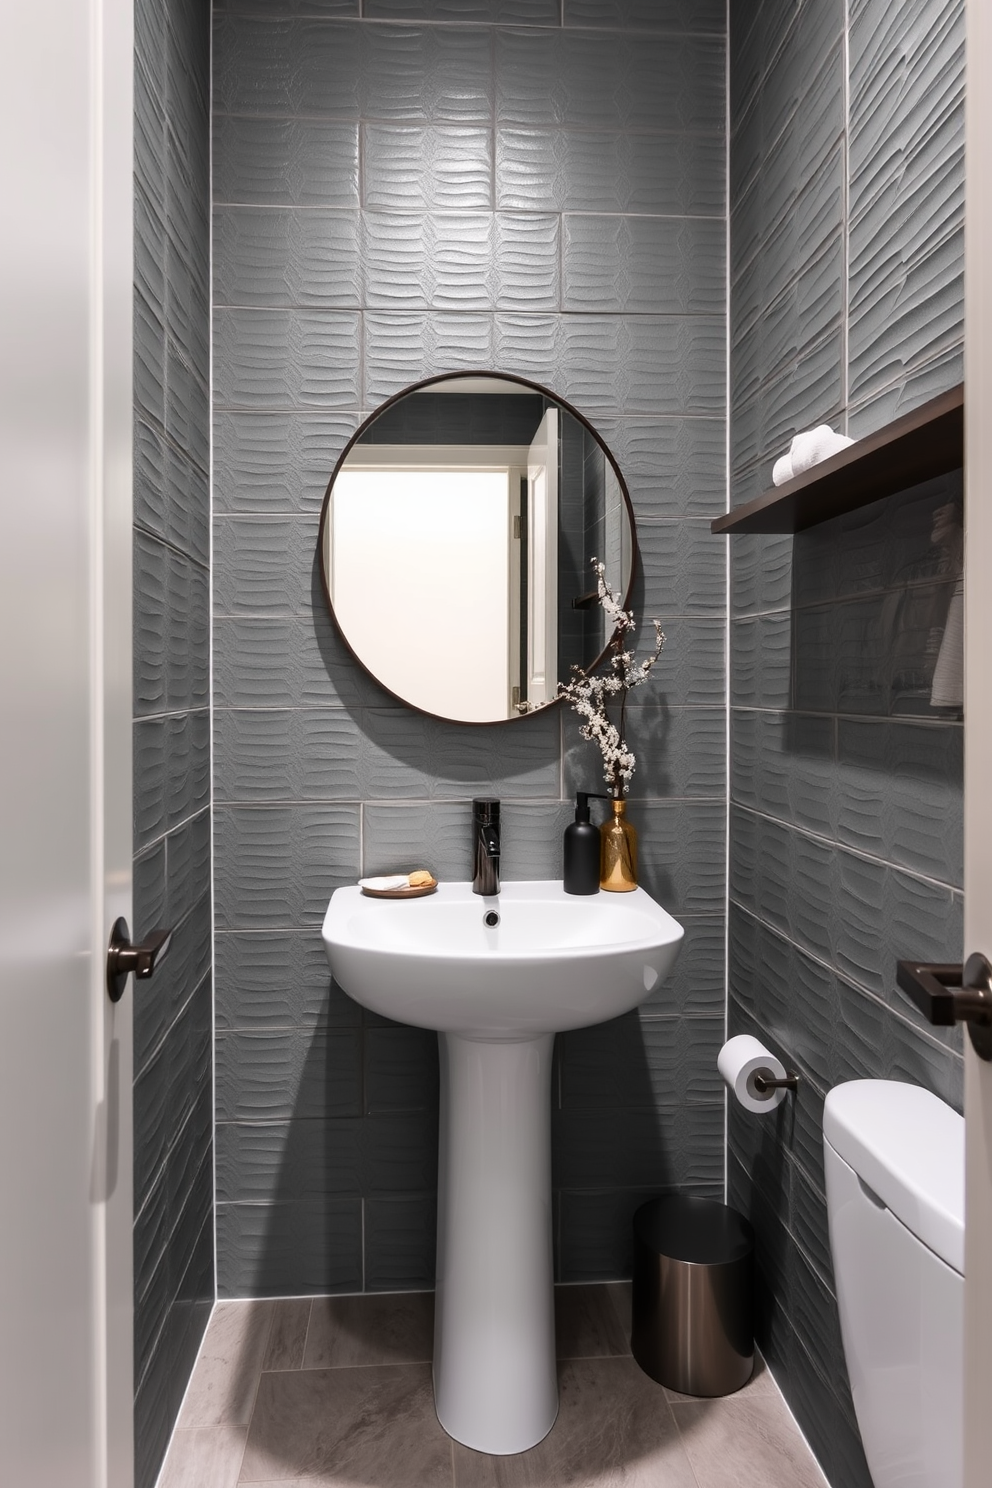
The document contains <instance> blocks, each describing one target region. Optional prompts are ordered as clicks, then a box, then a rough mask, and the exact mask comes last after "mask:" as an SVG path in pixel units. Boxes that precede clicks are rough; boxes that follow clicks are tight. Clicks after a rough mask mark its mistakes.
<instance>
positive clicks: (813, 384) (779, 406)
mask: <svg viewBox="0 0 992 1488" xmlns="http://www.w3.org/2000/svg"><path fill="white" fill-rule="evenodd" d="M841 344H842V343H841V335H840V332H839V331H834V332H831V333H830V334H829V335H828V336H827V337H826V338H825V339H824V340H823V341H822V342H820V344H819V345H818V346H816V347H814V348H813V349H812V350H810V351H806V352H804V353H803V354H802V355H800V357H799V359H798V360H797V361H796V362H794V363H792V364H790V365H788V366H787V367H785V368H783V369H782V370H780V371H779V372H778V373H777V374H776V375H774V376H770V377H769V378H768V379H767V381H764V382H763V383H762V384H761V387H760V388H759V389H757V390H756V391H755V393H754V395H753V396H752V397H751V398H750V399H749V400H748V401H747V402H743V403H741V404H739V405H738V408H737V412H736V415H735V417H734V418H733V421H732V424H731V459H732V462H733V466H734V469H735V470H737V469H742V468H743V467H744V466H745V465H749V464H751V463H752V462H754V461H756V460H759V459H763V460H765V461H766V462H767V469H766V473H765V477H764V485H765V488H766V489H767V487H768V486H769V485H770V484H771V470H772V465H773V464H774V461H775V460H776V459H777V458H778V456H779V455H780V454H784V452H785V451H786V450H787V449H788V447H789V441H790V440H791V438H792V436H793V435H794V434H797V433H798V432H799V430H800V429H809V428H811V427H813V426H814V425H816V424H822V423H831V422H834V423H835V422H836V413H837V410H838V409H839V407H840V403H841V387H842V384H841V366H840V357H841Z"/></svg>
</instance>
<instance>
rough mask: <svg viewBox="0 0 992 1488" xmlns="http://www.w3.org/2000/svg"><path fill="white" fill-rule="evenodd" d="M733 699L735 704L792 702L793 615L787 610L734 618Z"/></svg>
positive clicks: (758, 705) (779, 705)
mask: <svg viewBox="0 0 992 1488" xmlns="http://www.w3.org/2000/svg"><path fill="white" fill-rule="evenodd" d="M730 699H731V704H732V706H733V707H736V708H788V707H789V706H790V704H791V702H792V617H791V616H790V615H789V613H788V612H787V611H779V612H777V613H773V614H770V615H753V616H750V617H749V618H747V619H740V620H734V621H733V622H732V624H731V626H730Z"/></svg>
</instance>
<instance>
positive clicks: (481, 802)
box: [472, 796, 499, 827]
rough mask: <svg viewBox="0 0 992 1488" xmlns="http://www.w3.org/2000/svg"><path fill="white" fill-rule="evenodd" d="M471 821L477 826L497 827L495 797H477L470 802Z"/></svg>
mask: <svg viewBox="0 0 992 1488" xmlns="http://www.w3.org/2000/svg"><path fill="white" fill-rule="evenodd" d="M472 820H473V821H474V822H475V823H476V825H477V826H480V827H483V826H492V827H498V826H499V801H498V800H497V799H496V797H495V796H477V797H476V798H475V800H474V801H473V802H472Z"/></svg>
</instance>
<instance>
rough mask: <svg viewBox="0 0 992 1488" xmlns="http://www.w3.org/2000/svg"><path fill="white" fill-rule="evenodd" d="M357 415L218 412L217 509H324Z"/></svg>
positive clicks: (263, 510)
mask: <svg viewBox="0 0 992 1488" xmlns="http://www.w3.org/2000/svg"><path fill="white" fill-rule="evenodd" d="M359 417H360V416H359V414H358V412H357V411H356V412H352V413H334V412H329V411H326V410H321V411H319V412H317V411H314V412H307V413H269V412H257V411H253V412H251V413H218V414H217V415H216V417H215V420H214V491H213V495H214V511H215V512H217V513H220V514H223V513H228V512H256V513H258V512H286V511H288V512H299V511H319V509H320V506H321V504H322V502H323V500H324V494H325V492H326V490H327V485H328V482H329V480H330V478H331V472H332V471H333V469H334V466H335V465H336V464H337V461H338V459H339V457H340V456H341V454H342V452H343V450H344V447H345V445H346V444H347V443H348V440H349V439H350V438H351V436H352V435H353V434H354V432H355V429H356V428H357V427H358V421H359Z"/></svg>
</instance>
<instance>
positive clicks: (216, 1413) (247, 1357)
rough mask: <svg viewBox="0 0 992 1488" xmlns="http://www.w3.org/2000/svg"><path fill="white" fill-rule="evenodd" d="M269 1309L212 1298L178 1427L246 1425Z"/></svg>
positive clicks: (268, 1305)
mask: <svg viewBox="0 0 992 1488" xmlns="http://www.w3.org/2000/svg"><path fill="white" fill-rule="evenodd" d="M272 1308H273V1303H271V1302H218V1304H217V1306H216V1307H215V1308H214V1310H213V1313H212V1315H211V1318H210V1323H209V1325H208V1327H207V1332H206V1335H205V1337H204V1340H203V1347H202V1349H201V1350H200V1357H199V1358H198V1360H197V1361H196V1368H195V1369H194V1370H193V1377H192V1379H191V1380H190V1383H189V1389H188V1390H187V1392H186V1399H185V1400H184V1402H183V1408H182V1410H181V1411H180V1414H179V1426H180V1427H185V1428H189V1427H196V1426H247V1425H248V1421H249V1418H250V1416H251V1409H252V1404H253V1402H254V1399H255V1390H256V1388H257V1386H258V1377H259V1374H260V1372H261V1368H262V1359H263V1357H264V1355H265V1350H266V1346H267V1344H268V1339H269V1327H270V1324H271V1320H272Z"/></svg>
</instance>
